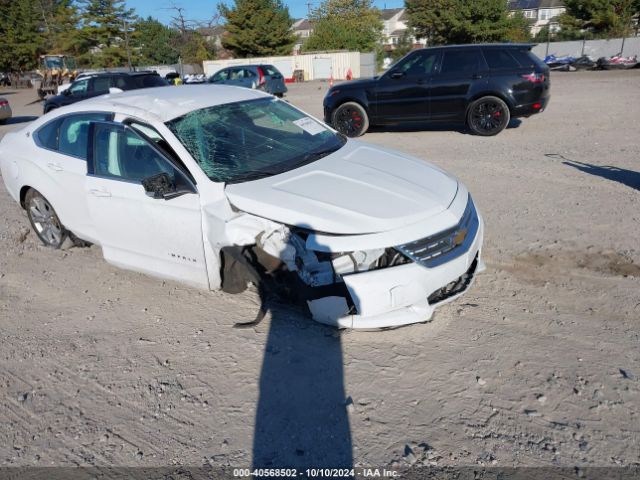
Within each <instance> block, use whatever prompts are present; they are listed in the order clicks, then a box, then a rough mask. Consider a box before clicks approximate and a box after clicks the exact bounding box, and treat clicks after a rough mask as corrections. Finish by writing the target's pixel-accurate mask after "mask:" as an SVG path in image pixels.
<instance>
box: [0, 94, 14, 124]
mask: <svg viewBox="0 0 640 480" xmlns="http://www.w3.org/2000/svg"><path fill="white" fill-rule="evenodd" d="M11 115H13V113H12V112H11V105H9V101H8V100H7V99H6V98H2V97H0V123H4V122H5V120H7V119H8V118H11Z"/></svg>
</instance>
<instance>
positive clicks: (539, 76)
mask: <svg viewBox="0 0 640 480" xmlns="http://www.w3.org/2000/svg"><path fill="white" fill-rule="evenodd" d="M522 78H524V79H525V80H527V81H529V82H531V83H544V78H545V77H544V73H529V74H527V75H522Z"/></svg>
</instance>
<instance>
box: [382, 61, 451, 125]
mask: <svg viewBox="0 0 640 480" xmlns="http://www.w3.org/2000/svg"><path fill="white" fill-rule="evenodd" d="M439 59H440V51H439V50H419V51H416V52H413V53H412V54H410V55H408V56H407V57H406V58H405V59H404V60H402V61H401V62H400V63H398V64H397V65H395V66H393V67H392V68H391V69H390V70H389V71H388V72H387V73H385V74H384V75H383V76H382V77H380V79H379V80H378V82H377V86H376V106H375V109H374V111H375V116H376V117H378V118H380V120H381V121H382V122H388V121H406V120H410V121H415V120H427V119H428V118H429V116H430V114H431V105H430V101H429V96H430V89H431V81H432V78H433V74H434V72H435V70H436V67H437V65H438V62H439Z"/></svg>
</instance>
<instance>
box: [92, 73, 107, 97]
mask: <svg viewBox="0 0 640 480" xmlns="http://www.w3.org/2000/svg"><path fill="white" fill-rule="evenodd" d="M92 82H93V85H92V89H93V92H94V93H108V92H109V87H110V86H111V79H110V78H109V77H95V78H93V80H92Z"/></svg>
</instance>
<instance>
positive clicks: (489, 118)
mask: <svg viewBox="0 0 640 480" xmlns="http://www.w3.org/2000/svg"><path fill="white" fill-rule="evenodd" d="M510 119H511V113H510V112H509V107H508V106H507V104H506V103H504V101H503V100H501V99H500V98H498V97H482V98H479V99H478V100H476V101H475V102H473V103H472V104H471V106H470V107H469V113H468V114H467V124H468V125H469V128H470V129H471V131H472V132H473V133H475V134H476V135H481V136H483V137H490V136H493V135H497V134H498V133H500V132H501V131H502V130H504V129H505V128H507V125H508V124H509V120H510Z"/></svg>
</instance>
